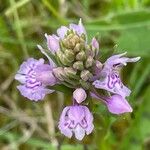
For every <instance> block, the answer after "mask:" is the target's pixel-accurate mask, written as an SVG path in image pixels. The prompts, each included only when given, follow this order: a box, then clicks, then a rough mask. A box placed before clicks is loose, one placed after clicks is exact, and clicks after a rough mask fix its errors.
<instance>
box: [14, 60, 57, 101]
mask: <svg viewBox="0 0 150 150" xmlns="http://www.w3.org/2000/svg"><path fill="white" fill-rule="evenodd" d="M52 69H53V68H52V67H51V66H50V65H48V64H44V59H39V60H36V59H33V58H29V59H28V60H27V61H25V62H23V64H22V65H21V66H20V69H19V70H18V72H17V74H16V76H15V79H16V80H18V81H19V82H20V83H21V85H19V86H17V88H18V90H19V91H20V92H21V94H22V95H23V96H24V97H27V98H28V99H30V100H34V101H38V100H42V99H43V98H44V97H45V95H46V94H49V93H52V92H53V90H50V89H48V88H46V86H48V85H49V86H53V85H55V84H56V82H57V80H56V78H55V77H54V75H53V72H52Z"/></svg>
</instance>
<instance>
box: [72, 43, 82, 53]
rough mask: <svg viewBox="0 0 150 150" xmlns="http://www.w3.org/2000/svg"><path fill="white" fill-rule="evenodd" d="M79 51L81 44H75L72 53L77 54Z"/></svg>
mask: <svg viewBox="0 0 150 150" xmlns="http://www.w3.org/2000/svg"><path fill="white" fill-rule="evenodd" d="M80 50H81V44H80V43H77V44H76V46H75V48H74V49H73V51H74V52H79V51H80Z"/></svg>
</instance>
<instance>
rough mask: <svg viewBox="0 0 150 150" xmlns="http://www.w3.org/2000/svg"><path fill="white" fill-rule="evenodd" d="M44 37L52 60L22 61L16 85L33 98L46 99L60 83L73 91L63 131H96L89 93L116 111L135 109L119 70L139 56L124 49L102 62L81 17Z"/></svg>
mask: <svg viewBox="0 0 150 150" xmlns="http://www.w3.org/2000/svg"><path fill="white" fill-rule="evenodd" d="M45 37H46V40H47V49H43V48H42V47H41V46H40V45H38V48H39V50H40V51H41V52H42V53H43V54H44V55H45V56H46V57H47V58H48V61H49V63H47V64H45V63H44V59H43V58H40V59H39V60H37V59H34V58H29V59H27V60H26V61H25V62H23V63H22V65H21V66H20V69H19V70H18V72H17V74H16V76H15V79H16V80H18V81H19V82H20V83H21V85H19V86H17V88H18V90H19V91H20V93H21V94H22V95H23V96H24V97H26V98H28V99H30V100H32V101H40V100H43V99H44V97H45V95H47V94H50V93H52V92H55V89H57V88H54V87H55V86H57V85H58V86H61V85H62V86H63V87H67V88H69V89H70V90H71V91H73V96H72V101H71V103H72V104H71V105H70V106H66V107H65V108H64V110H63V111H62V114H61V116H60V120H59V123H58V128H59V129H60V131H61V133H62V134H64V135H65V136H67V137H69V138H71V137H72V136H73V135H74V136H75V138H76V139H78V140H82V139H83V138H84V136H85V135H86V134H87V135H88V134H90V133H91V132H92V131H93V129H94V125H93V115H92V113H91V112H90V110H89V109H88V106H87V104H88V103H86V105H85V104H84V101H85V100H86V99H87V97H94V98H96V99H98V100H100V101H101V102H102V103H103V104H105V105H106V107H107V108H108V111H109V112H111V113H113V114H117V115H119V114H122V113H127V112H132V107H131V106H130V104H129V103H128V101H127V100H126V97H128V96H129V95H130V93H131V91H130V90H129V89H128V88H127V87H126V86H125V85H124V84H123V83H122V81H121V78H120V76H119V70H120V69H121V68H122V67H123V66H125V65H126V64H127V63H128V62H137V61H138V60H139V59H140V57H135V58H128V57H125V56H124V55H125V54H126V53H123V54H118V55H113V56H111V57H109V58H108V59H107V60H106V61H105V62H104V63H102V62H101V60H99V56H100V55H101V53H100V50H99V42H98V41H97V39H96V38H95V37H94V38H93V39H92V41H91V42H90V43H89V44H88V41H87V33H86V30H85V28H84V26H83V24H82V21H81V19H80V21H79V23H78V24H70V25H69V27H65V26H61V27H60V28H59V29H57V34H56V35H55V34H53V35H48V34H45ZM99 89H101V90H103V91H104V92H103V93H105V94H101V92H99V91H101V90H99Z"/></svg>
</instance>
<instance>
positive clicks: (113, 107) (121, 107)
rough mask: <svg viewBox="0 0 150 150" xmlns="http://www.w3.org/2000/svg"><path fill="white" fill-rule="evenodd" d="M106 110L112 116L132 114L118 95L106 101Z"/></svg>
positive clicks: (127, 105)
mask: <svg viewBox="0 0 150 150" xmlns="http://www.w3.org/2000/svg"><path fill="white" fill-rule="evenodd" d="M106 105H107V108H108V110H109V111H110V112H111V113H113V114H122V113H127V112H132V108H131V106H130V105H129V103H128V102H127V100H126V99H125V98H123V97H122V96H120V95H113V96H112V97H110V98H108V99H107V103H106Z"/></svg>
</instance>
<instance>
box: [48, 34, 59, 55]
mask: <svg viewBox="0 0 150 150" xmlns="http://www.w3.org/2000/svg"><path fill="white" fill-rule="evenodd" d="M45 37H46V39H47V47H48V49H49V50H50V51H51V52H52V53H53V54H54V53H56V52H57V51H58V50H59V49H60V46H59V37H58V36H56V35H54V34H53V35H47V34H45Z"/></svg>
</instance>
